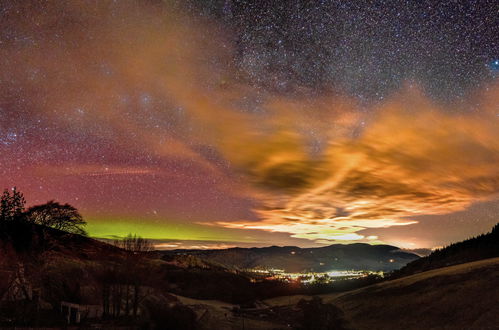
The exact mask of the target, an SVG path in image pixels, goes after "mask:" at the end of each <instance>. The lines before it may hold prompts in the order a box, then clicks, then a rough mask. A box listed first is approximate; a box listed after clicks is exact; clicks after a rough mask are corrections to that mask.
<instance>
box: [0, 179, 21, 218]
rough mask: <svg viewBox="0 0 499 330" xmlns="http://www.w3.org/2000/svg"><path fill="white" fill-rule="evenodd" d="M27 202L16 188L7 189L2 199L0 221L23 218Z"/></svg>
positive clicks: (0, 202)
mask: <svg viewBox="0 0 499 330" xmlns="http://www.w3.org/2000/svg"><path fill="white" fill-rule="evenodd" d="M25 204H26V200H25V199H24V195H23V194H22V193H21V192H19V191H18V190H17V188H16V187H14V188H12V189H11V191H9V190H8V189H5V190H4V191H3V194H2V197H1V199H0V221H14V220H19V219H21V218H22V215H23V211H24V205H25Z"/></svg>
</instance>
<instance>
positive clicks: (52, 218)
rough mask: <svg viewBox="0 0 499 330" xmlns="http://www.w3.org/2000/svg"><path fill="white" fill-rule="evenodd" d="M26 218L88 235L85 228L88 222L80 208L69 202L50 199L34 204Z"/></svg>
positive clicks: (40, 223)
mask: <svg viewBox="0 0 499 330" xmlns="http://www.w3.org/2000/svg"><path fill="white" fill-rule="evenodd" d="M26 219H27V220H28V221H30V222H33V223H36V224H39V225H43V226H47V227H52V228H55V229H59V230H63V231H67V232H69V233H74V234H79V235H87V233H86V232H85V230H84V229H83V226H85V225H86V222H85V221H84V220H83V217H82V216H81V215H80V213H79V212H78V210H77V209H76V208H75V207H73V206H71V205H69V204H59V203H57V202H54V201H49V202H47V203H45V204H42V205H36V206H32V207H30V208H29V209H28V210H27V211H26Z"/></svg>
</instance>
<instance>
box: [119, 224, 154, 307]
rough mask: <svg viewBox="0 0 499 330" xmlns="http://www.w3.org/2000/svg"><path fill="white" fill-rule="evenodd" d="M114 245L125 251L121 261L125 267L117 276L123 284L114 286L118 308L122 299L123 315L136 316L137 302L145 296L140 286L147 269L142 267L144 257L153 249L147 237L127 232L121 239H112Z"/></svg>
mask: <svg viewBox="0 0 499 330" xmlns="http://www.w3.org/2000/svg"><path fill="white" fill-rule="evenodd" d="M114 245H115V246H117V247H119V248H122V249H124V250H125V251H127V254H126V258H125V261H124V263H123V266H124V268H125V269H124V270H123V271H122V272H120V276H118V277H119V280H120V283H121V284H124V285H119V286H115V287H114V292H115V294H117V301H118V309H120V308H121V302H122V301H123V299H124V303H125V306H124V312H125V315H127V316H128V315H130V314H132V315H133V316H134V317H136V316H137V313H138V309H139V304H140V302H141V301H142V300H143V299H144V298H145V295H144V293H143V292H142V291H141V286H142V285H143V284H144V282H145V278H144V277H145V276H147V275H146V274H147V271H146V270H145V269H144V267H145V266H146V265H145V264H146V263H144V257H145V255H146V254H147V252H150V251H152V250H153V246H152V244H151V242H150V241H148V240H147V239H145V238H142V237H140V236H137V235H132V234H128V236H126V237H125V238H123V239H121V240H116V241H114ZM111 289H113V288H111ZM112 291H113V290H112Z"/></svg>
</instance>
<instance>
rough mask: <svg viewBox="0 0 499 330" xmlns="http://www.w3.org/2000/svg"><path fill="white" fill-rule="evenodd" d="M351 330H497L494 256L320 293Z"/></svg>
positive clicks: (498, 282) (498, 267)
mask: <svg viewBox="0 0 499 330" xmlns="http://www.w3.org/2000/svg"><path fill="white" fill-rule="evenodd" d="M324 299H325V301H326V302H332V303H334V304H335V305H337V306H338V307H340V308H341V309H342V310H343V311H344V312H345V316H346V318H347V319H348V320H349V322H350V324H351V326H352V327H353V328H354V329H370V330H372V329H383V330H385V329H397V330H398V329H499V258H492V259H486V260H481V261H476V262H470V263H466V264H461V265H456V266H451V267H445V268H440V269H435V270H431V271H427V272H423V273H420V274H415V275H411V276H407V277H404V278H400V279H397V280H392V281H387V282H384V283H380V284H376V285H372V286H369V287H366V288H362V289H358V290H354V291H349V292H346V293H343V294H340V295H338V294H336V295H325V296H324Z"/></svg>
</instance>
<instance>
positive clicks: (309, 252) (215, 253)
mask: <svg viewBox="0 0 499 330" xmlns="http://www.w3.org/2000/svg"><path fill="white" fill-rule="evenodd" d="M161 253H162V254H163V255H164V258H169V257H171V256H172V255H193V256H196V257H197V258H199V259H201V260H204V261H205V262H209V263H213V264H219V265H222V266H224V267H227V268H232V269H233V268H235V269H249V268H266V269H268V268H274V269H283V270H284V271H286V272H309V271H314V272H325V271H329V270H332V269H334V270H350V269H358V270H373V271H379V270H381V271H391V270H395V269H399V268H400V267H402V266H404V265H406V264H407V263H408V262H410V261H413V260H416V259H418V258H419V257H418V256H417V255H415V254H413V253H408V252H403V251H401V250H400V249H399V248H397V247H395V246H390V245H369V244H362V243H357V244H334V245H330V246H325V247H320V248H299V247H296V246H284V247H278V246H271V247H265V248H231V249H224V250H173V251H162V252H161Z"/></svg>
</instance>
